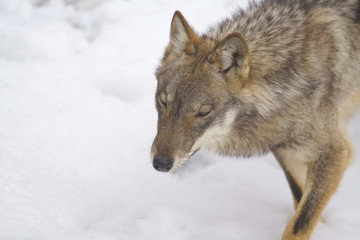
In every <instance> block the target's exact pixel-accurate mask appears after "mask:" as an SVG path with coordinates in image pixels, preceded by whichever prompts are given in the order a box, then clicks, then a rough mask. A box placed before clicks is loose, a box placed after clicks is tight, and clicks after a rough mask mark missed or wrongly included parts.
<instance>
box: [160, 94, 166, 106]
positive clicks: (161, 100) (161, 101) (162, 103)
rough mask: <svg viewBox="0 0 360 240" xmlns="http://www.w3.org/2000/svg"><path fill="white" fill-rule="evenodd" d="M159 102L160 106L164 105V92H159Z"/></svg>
mask: <svg viewBox="0 0 360 240" xmlns="http://www.w3.org/2000/svg"><path fill="white" fill-rule="evenodd" d="M159 103H160V105H161V106H162V107H166V105H167V104H166V94H165V93H160V96H159Z"/></svg>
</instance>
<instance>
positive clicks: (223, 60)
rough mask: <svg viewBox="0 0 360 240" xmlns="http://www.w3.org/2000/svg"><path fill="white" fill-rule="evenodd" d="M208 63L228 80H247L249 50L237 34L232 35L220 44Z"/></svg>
mask: <svg viewBox="0 0 360 240" xmlns="http://www.w3.org/2000/svg"><path fill="white" fill-rule="evenodd" d="M208 61H209V62H210V63H213V64H215V65H216V66H217V67H218V69H219V71H221V72H224V73H225V74H226V76H227V77H229V78H234V77H235V78H237V79H239V78H240V79H247V78H248V76H249V70H250V65H249V50H248V47H247V44H246V42H245V40H244V38H243V37H242V36H241V35H240V34H239V33H232V34H230V35H229V36H227V37H226V38H225V39H224V40H223V41H222V42H220V43H219V44H218V45H217V47H216V49H215V51H214V52H213V53H212V54H211V55H210V56H209V58H208Z"/></svg>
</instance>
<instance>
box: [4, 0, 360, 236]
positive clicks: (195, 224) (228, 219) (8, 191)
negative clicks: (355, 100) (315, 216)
mask: <svg viewBox="0 0 360 240" xmlns="http://www.w3.org/2000/svg"><path fill="white" fill-rule="evenodd" d="M246 5H247V3H246V1H232V0H228V1H220V0H215V1H210V2H209V1H205V0H192V1H189V0H186V1H180V0H172V1H164V0H151V1H145V0H138V1H121V0H117V1H116V0H112V1H111V0H104V1H100V0H87V1H86V0H80V1H79V0H78V1H74V0H66V1H60V0H49V1H45V0H28V1H24V0H1V1H0V69H1V70H0V116H1V118H0V239H1V240H13V239H16V240H24V239H36V240H41V239H46V240H60V239H61V240H63V239H67V240H89V239H94V240H113V239H114V240H115V239H116V240H119V239H126V240H128V239H129V240H130V239H131V240H133V239H134V240H148V239H157V240H162V239H164V240H165V239H166V240H168V239H171V240H188V239H191V240H204V239H207V240H225V239H226V240H232V239H279V238H280V237H281V234H282V231H283V230H284V228H285V226H286V223H287V222H288V221H289V219H290V218H291V216H292V214H293V213H294V210H293V206H292V198H291V194H290V190H289V188H288V186H287V183H286V180H285V177H284V175H283V173H282V170H281V169H280V167H279V166H278V164H277V163H276V161H275V160H274V158H273V157H272V156H271V155H268V156H264V157H261V158H252V159H234V158H224V157H219V156H215V155H213V154H211V153H206V152H200V153H198V154H197V155H195V156H194V157H193V158H192V159H190V162H189V165H188V166H187V167H185V169H184V170H183V171H181V172H180V173H178V174H176V175H172V174H162V173H158V172H156V171H155V170H154V169H153V168H152V166H151V164H150V159H149V155H150V153H149V151H150V146H151V142H152V139H153V137H154V135H155V131H156V120H157V119H156V118H157V114H156V111H155V107H154V92H155V87H156V80H155V77H154V74H153V72H154V69H155V68H156V66H157V64H158V61H159V58H160V57H161V55H162V52H163V50H164V47H165V46H166V44H167V41H168V35H169V26H170V20H171V17H172V14H173V12H174V11H175V10H177V9H179V10H181V11H182V13H183V14H184V16H185V17H186V18H187V19H188V20H189V21H190V23H191V24H193V25H194V26H195V28H196V29H197V30H198V31H199V32H202V31H205V30H206V29H207V28H208V26H209V25H212V24H215V23H216V22H218V21H219V20H221V19H222V18H224V17H225V16H228V15H230V14H231V13H232V12H234V11H235V9H236V8H237V6H242V7H244V6H246ZM359 121H360V114H358V115H356V116H355V118H353V119H352V120H351V121H350V123H349V132H350V135H351V136H352V138H353V140H354V146H355V149H356V150H357V152H359V149H360V126H359V124H358V123H359ZM359 182H360V153H358V154H357V155H355V159H354V161H353V164H352V166H351V167H350V168H349V169H348V170H347V172H346V174H345V177H344V179H343V181H342V183H341V186H340V188H339V190H338V191H337V194H336V195H335V196H334V197H333V198H332V199H331V201H330V203H329V204H328V206H327V207H326V209H325V211H324V217H325V219H326V222H325V223H322V222H321V223H319V224H318V227H317V228H316V230H315V232H314V235H313V239H319V240H321V239H326V240H331V239H334V240H335V239H347V240H352V239H354V240H355V239H359V236H360V207H359V204H358V203H359V202H360V188H359V186H358V183H359Z"/></svg>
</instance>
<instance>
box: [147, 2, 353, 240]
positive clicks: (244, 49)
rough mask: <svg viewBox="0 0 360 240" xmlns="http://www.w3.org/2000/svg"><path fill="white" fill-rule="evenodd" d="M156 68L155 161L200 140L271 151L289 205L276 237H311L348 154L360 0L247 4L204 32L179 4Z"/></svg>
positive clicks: (232, 150)
mask: <svg viewBox="0 0 360 240" xmlns="http://www.w3.org/2000/svg"><path fill="white" fill-rule="evenodd" d="M155 75H156V78H157V90H156V97H155V100H156V108H157V112H158V124H157V134H156V137H155V139H154V141H153V145H152V147H151V161H152V163H153V167H154V168H155V169H156V170H157V171H161V172H175V171H176V170H178V169H179V168H180V167H181V166H182V165H183V164H184V163H185V162H186V161H187V160H188V159H189V158H190V157H191V156H192V155H193V154H195V153H196V152H197V151H198V150H199V149H200V148H205V149H208V150H211V151H214V152H216V153H219V154H222V155H226V156H236V157H248V156H252V155H260V154H265V153H267V152H272V153H273V154H274V156H275V157H276V159H277V160H278V162H279V164H280V166H281V167H282V169H283V171H284V173H285V177H286V179H287V181H288V183H289V186H290V189H291V192H292V195H293V199H294V206H295V215H294V216H293V218H292V219H291V220H290V222H289V223H288V224H287V226H286V228H285V231H284V233H283V236H282V239H283V240H300V239H301V240H306V239H310V236H311V233H312V232H313V230H314V227H315V226H316V223H317V222H318V220H319V219H320V218H321V213H322V210H323V209H324V207H325V205H326V203H327V202H328V200H329V198H330V197H331V196H332V195H333V193H334V192H335V191H336V189H337V187H338V185H339V182H340V180H341V178H342V176H343V174H344V171H345V169H346V168H347V167H348V165H349V163H350V162H351V157H352V147H351V143H350V141H349V139H348V136H347V132H346V127H345V124H346V120H347V119H348V118H349V117H350V116H351V115H352V114H353V113H355V112H356V110H357V109H358V108H359V106H360V0H344V1H337V0H265V1H262V2H251V3H249V7H248V8H247V9H246V10H241V9H240V10H238V11H237V12H236V13H235V14H234V15H233V16H232V17H231V18H228V19H225V20H223V21H222V22H221V23H219V24H218V25H216V26H213V27H210V28H209V30H208V31H207V32H206V33H204V34H199V33H197V32H196V31H195V30H194V29H193V28H192V27H191V26H190V25H189V24H188V22H187V21H186V20H185V18H184V17H183V15H182V14H181V13H180V12H179V11H176V12H175V14H174V16H173V18H172V21H171V29H170V41H169V43H168V45H167V47H166V49H165V53H164V56H163V58H162V59H161V63H160V65H159V66H158V68H157V70H156V73H155Z"/></svg>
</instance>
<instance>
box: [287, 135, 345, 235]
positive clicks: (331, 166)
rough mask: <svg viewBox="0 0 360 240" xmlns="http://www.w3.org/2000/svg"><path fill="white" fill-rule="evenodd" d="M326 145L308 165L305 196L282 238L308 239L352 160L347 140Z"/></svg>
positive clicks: (339, 140)
mask: <svg viewBox="0 0 360 240" xmlns="http://www.w3.org/2000/svg"><path fill="white" fill-rule="evenodd" d="M341 139H344V138H340V139H337V141H338V142H336V143H332V144H329V145H327V147H324V148H323V150H324V151H323V152H322V153H321V154H320V155H319V157H318V159H317V160H316V161H312V162H311V163H310V164H309V167H308V174H307V178H306V182H305V188H304V193H303V196H302V198H301V200H300V202H299V205H298V207H297V209H296V212H295V216H294V217H293V218H292V219H291V221H290V222H289V223H288V225H287V226H286V229H285V232H284V234H283V238H282V239H283V240H308V239H310V235H311V233H312V231H313V229H314V227H315V226H316V224H317V222H318V220H319V218H320V217H321V212H322V210H323V209H324V207H325V205H326V203H327V202H328V200H329V199H330V197H331V195H332V194H333V193H334V192H335V190H336V188H337V186H338V184H339V182H340V180H341V178H342V176H343V173H344V171H345V169H346V167H347V165H348V163H349V160H350V155H351V147H350V144H348V141H346V140H345V139H344V140H342V141H341Z"/></svg>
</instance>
